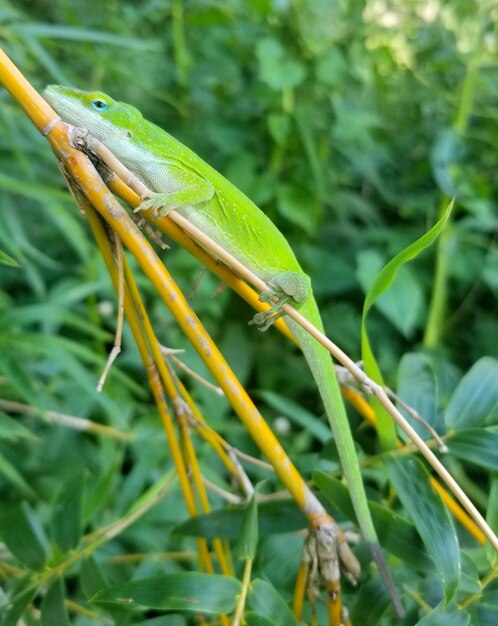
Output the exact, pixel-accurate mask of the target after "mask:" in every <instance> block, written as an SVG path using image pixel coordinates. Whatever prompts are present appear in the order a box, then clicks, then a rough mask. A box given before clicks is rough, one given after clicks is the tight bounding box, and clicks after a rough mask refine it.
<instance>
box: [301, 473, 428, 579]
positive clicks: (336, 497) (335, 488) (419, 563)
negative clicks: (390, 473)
mask: <svg viewBox="0 0 498 626" xmlns="http://www.w3.org/2000/svg"><path fill="white" fill-rule="evenodd" d="M313 482H314V483H315V484H316V486H317V487H319V489H320V491H321V492H322V493H323V495H324V496H325V497H326V498H327V500H328V501H329V502H330V503H331V504H332V506H333V507H334V508H335V509H337V510H339V511H340V512H341V513H342V514H343V515H345V516H346V517H347V518H348V519H350V520H353V521H355V522H356V523H357V522H358V520H357V519H356V514H355V512H354V509H353V505H352V502H351V498H350V496H349V491H348V489H347V487H346V486H345V485H344V483H342V482H341V481H340V480H337V478H334V477H332V476H330V475H328V474H326V473H325V472H323V471H322V470H316V471H315V472H313ZM368 507H369V509H370V512H371V514H372V519H373V522H374V526H375V529H376V530H377V534H378V536H379V541H380V544H381V545H382V547H383V548H384V549H385V550H388V551H389V552H391V553H392V554H395V555H396V556H397V557H399V558H400V559H402V560H403V561H405V562H406V563H410V564H411V565H413V567H416V568H417V569H419V570H422V571H423V570H426V569H429V568H430V567H431V566H432V561H431V559H430V557H429V555H428V554H427V552H425V550H424V547H423V545H422V542H421V541H420V537H419V535H418V533H417V531H416V529H415V527H414V526H413V524H412V523H411V522H409V521H407V520H406V519H405V518H404V517H401V515H398V514H397V513H395V512H394V511H392V510H391V509H388V508H386V507H384V506H382V505H380V504H378V503H377V502H372V501H369V502H368Z"/></svg>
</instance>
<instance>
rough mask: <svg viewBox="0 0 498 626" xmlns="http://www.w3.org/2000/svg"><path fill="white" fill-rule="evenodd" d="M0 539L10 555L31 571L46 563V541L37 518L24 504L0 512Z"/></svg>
mask: <svg viewBox="0 0 498 626" xmlns="http://www.w3.org/2000/svg"><path fill="white" fill-rule="evenodd" d="M0 537H1V538H2V539H3V541H4V542H5V543H6V545H7V547H8V548H9V550H10V551H11V552H12V554H13V555H14V556H15V557H16V558H18V559H19V560H20V561H21V563H23V564H24V565H27V566H28V567H30V568H31V569H34V570H40V569H42V568H43V567H44V566H45V563H46V561H47V540H46V537H45V535H44V532H43V529H42V527H41V524H40V522H39V520H38V518H37V517H36V516H35V515H34V513H33V511H32V510H31V508H30V507H29V505H28V504H27V503H26V502H22V503H21V504H19V505H16V506H13V507H9V508H5V509H3V510H2V511H1V512H0Z"/></svg>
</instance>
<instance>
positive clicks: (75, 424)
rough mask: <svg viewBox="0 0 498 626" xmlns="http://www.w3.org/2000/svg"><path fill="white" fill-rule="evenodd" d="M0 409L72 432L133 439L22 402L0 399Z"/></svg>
mask: <svg viewBox="0 0 498 626" xmlns="http://www.w3.org/2000/svg"><path fill="white" fill-rule="evenodd" d="M0 409H3V410H4V411H9V412H11V413H22V414H23V415H29V416H30V417H40V418H42V419H44V420H47V421H49V422H53V423H54V424H60V425H62V426H67V427H69V428H73V429H74V430H81V431H83V432H88V433H92V434H94V435H99V436H100V437H110V438H112V439H118V440H120V441H133V439H134V436H133V435H132V434H131V433H123V432H121V431H120V430H117V429H116V428H113V427H112V426H106V425H105V424H99V423H98V422H92V421H91V420H88V419H86V418H84V417H75V416H74V415H66V414H65V413H58V412H57V411H46V410H45V409H39V408H36V407H33V406H29V404H23V403H22V402H14V401H12V400H4V399H3V398H0Z"/></svg>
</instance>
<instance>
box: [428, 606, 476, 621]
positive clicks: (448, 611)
mask: <svg viewBox="0 0 498 626" xmlns="http://www.w3.org/2000/svg"><path fill="white" fill-rule="evenodd" d="M469 621H470V615H469V614H468V613H467V612H466V611H463V610H462V609H460V608H458V607H456V606H451V607H444V606H443V605H442V604H440V605H439V606H437V607H436V608H435V609H434V610H433V611H431V612H430V613H429V614H428V615H426V616H425V617H423V618H422V619H421V620H420V621H419V622H417V626H467V625H468V623H469Z"/></svg>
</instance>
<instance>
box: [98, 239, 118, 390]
mask: <svg viewBox="0 0 498 626" xmlns="http://www.w3.org/2000/svg"><path fill="white" fill-rule="evenodd" d="M112 237H113V240H114V249H115V251H116V264H117V271H118V321H117V324H116V335H115V337H114V346H113V348H112V350H111V352H110V353H109V356H108V358H107V362H106V364H105V367H104V371H103V372H102V375H101V377H100V378H99V382H98V384H97V391H99V392H101V391H102V389H103V388H104V383H105V381H106V378H107V375H108V374H109V371H110V369H111V367H112V364H113V363H114V361H115V360H116V359H117V357H118V355H119V354H120V352H121V339H122V336H123V316H124V304H123V302H124V272H123V246H122V245H121V241H120V239H119V237H118V236H117V234H116V233H115V232H113V233H112Z"/></svg>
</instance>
